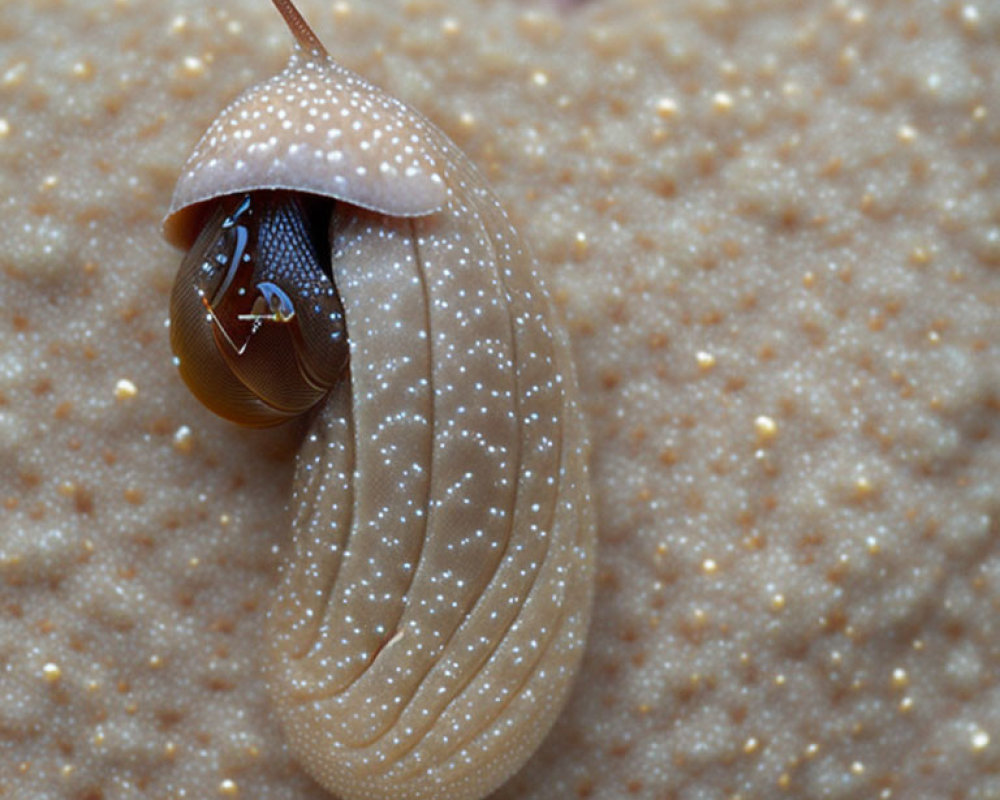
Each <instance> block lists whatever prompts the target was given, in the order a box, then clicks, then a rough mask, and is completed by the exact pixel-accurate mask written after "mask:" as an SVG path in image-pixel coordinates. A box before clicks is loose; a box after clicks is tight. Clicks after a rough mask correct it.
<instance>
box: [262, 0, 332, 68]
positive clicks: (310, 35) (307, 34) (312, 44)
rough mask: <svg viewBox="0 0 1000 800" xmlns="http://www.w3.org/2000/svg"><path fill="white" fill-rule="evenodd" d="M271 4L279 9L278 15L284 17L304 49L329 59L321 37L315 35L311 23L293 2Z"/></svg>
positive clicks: (287, 0)
mask: <svg viewBox="0 0 1000 800" xmlns="http://www.w3.org/2000/svg"><path fill="white" fill-rule="evenodd" d="M271 2H273V3H274V7H275V8H276V9H278V13H279V14H281V16H282V17H284V19H285V24H286V25H287V26H288V30H290V31H291V32H292V35H293V36H294V37H295V39H296V41H298V43H299V44H300V45H301V46H302V47H303V48H305V49H306V50H311V51H312V52H314V53H319V54H320V55H322V56H326V57H329V55H330V54H329V53H328V52H327V51H326V48H325V47H324V46H323V43H322V42H321V41H320V40H319V37H318V36H317V35H316V34H315V32H314V31H313V29H312V28H310V27H309V23H308V22H306V19H305V17H303V16H302V14H300V13H299V10H298V9H297V8H296V7H295V4H294V3H293V2H292V0H271Z"/></svg>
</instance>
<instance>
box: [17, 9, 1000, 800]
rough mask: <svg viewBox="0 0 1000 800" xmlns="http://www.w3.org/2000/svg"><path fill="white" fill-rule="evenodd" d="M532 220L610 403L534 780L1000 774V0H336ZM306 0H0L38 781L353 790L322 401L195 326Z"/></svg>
mask: <svg viewBox="0 0 1000 800" xmlns="http://www.w3.org/2000/svg"><path fill="white" fill-rule="evenodd" d="M302 11H303V12H304V13H305V14H306V16H307V17H308V18H309V19H310V20H311V21H312V22H313V24H314V27H315V28H316V30H317V32H318V33H319V34H320V35H321V36H322V37H323V39H324V41H325V42H326V43H327V45H328V46H329V48H330V50H331V52H332V53H334V55H335V56H336V57H337V58H338V59H340V60H341V61H343V62H344V63H345V64H346V65H347V66H350V67H351V68H353V69H356V70H357V71H359V72H361V73H362V74H364V75H365V76H366V77H368V78H370V79H372V80H374V81H375V82H377V83H379V84H381V85H383V86H384V87H385V88H386V89H387V90H388V91H389V92H390V93H391V94H394V95H397V96H400V97H402V98H403V99H405V100H406V101H407V102H409V103H411V104H412V105H414V106H416V107H417V108H419V109H421V110H422V111H424V112H425V113H426V114H427V115H428V116H429V117H430V118H431V119H432V120H433V121H434V122H436V123H437V124H438V125H440V126H441V127H442V128H444V129H445V130H446V131H447V132H448V133H449V135H451V136H452V137H453V138H454V139H455V140H456V141H457V142H458V144H459V145H460V146H461V147H462V148H463V149H464V150H465V151H466V152H467V153H468V155H469V156H470V158H471V159H472V161H473V162H475V163H476V164H477V165H478V166H479V167H480V168H481V170H482V171H483V172H484V174H485V175H486V176H487V178H488V179H489V180H490V182H491V183H492V184H493V185H494V187H495V188H496V190H497V192H498V194H499V195H500V196H501V198H502V200H503V201H504V205H505V206H506V207H507V209H508V210H509V211H510V213H511V214H512V216H513V218H514V221H515V223H516V224H517V226H518V228H519V229H520V230H521V233H522V235H523V237H524V238H525V240H526V241H528V242H529V244H530V245H531V246H532V247H533V248H534V249H535V252H536V255H538V257H539V260H540V263H541V268H542V271H543V273H544V275H545V277H546V279H547V281H548V284H549V287H550V290H552V291H553V294H554V296H555V298H556V300H557V303H558V304H559V306H560V309H561V313H562V314H563V315H564V317H565V319H566V321H567V325H568V328H569V331H570V335H571V339H572V345H573V350H574V353H575V356H576V360H577V365H578V372H579V376H580V382H581V388H582V392H583V395H582V399H583V403H584V407H585V411H586V412H587V416H588V420H589V424H590V429H591V436H592V440H593V457H592V467H593V469H592V476H593V479H594V488H595V496H596V500H597V506H598V518H599V537H600V547H599V558H598V588H597V594H596V603H595V607H594V617H593V623H592V630H591V635H590V639H589V644H588V652H587V655H586V656H585V659H584V664H583V669H582V672H581V675H580V678H579V680H578V683H577V689H576V691H575V693H574V695H573V697H572V698H571V700H570V703H569V705H568V707H567V709H566V711H565V712H564V714H563V716H562V718H561V719H560V721H559V722H558V723H557V725H556V728H555V729H554V730H553V733H552V734H551V735H550V736H549V738H548V739H547V740H546V742H545V743H544V744H543V745H542V748H541V750H540V751H539V753H538V754H537V755H536V756H535V758H534V759H532V760H531V761H529V763H528V765H527V766H526V767H525V769H524V770H522V771H521V772H520V773H518V774H517V775H516V776H515V777H514V778H513V779H512V780H511V781H510V782H509V783H508V784H507V785H506V786H505V787H503V788H502V789H501V790H500V794H501V795H502V796H504V797H507V798H551V797H560V798H562V797H567V798H568V797H594V798H607V799H608V800H610V798H620V797H623V796H634V797H639V798H656V799H657V800H659V799H660V798H665V797H671V798H672V797H677V798H736V797H742V798H752V797H780V796H787V797H802V798H805V797H810V798H811V797H826V798H836V797H851V798H856V797H879V798H882V797H885V798H888V797H907V798H911V797H916V798H937V797H943V796H949V797H967V798H987V797H995V796H997V795H998V794H1000V779H998V778H997V777H994V776H995V774H996V773H997V771H998V770H1000V695H998V690H997V687H996V675H995V664H996V663H997V659H998V658H1000V652H998V650H1000V634H998V631H997V627H996V623H995V622H994V620H995V619H996V616H997V608H998V605H1000V554H998V552H997V541H998V534H1000V522H998V515H1000V488H998V478H997V475H998V470H1000V443H998V435H1000V431H998V423H997V413H998V394H1000V393H998V384H1000V378H998V367H997V364H998V352H997V350H998V340H1000V332H998V318H1000V311H998V308H997V306H998V301H1000V199H998V197H1000V192H998V189H997V183H998V177H997V176H998V171H1000V157H998V151H1000V122H998V120H1000V96H998V95H1000V90H998V86H997V78H996V75H997V74H998V73H1000V46H998V45H997V42H998V39H1000V15H998V10H997V6H996V5H995V4H990V3H985V2H983V3H980V4H976V3H968V4H950V3H948V4H937V3H931V2H888V3H877V4H876V3H872V4H865V3H840V2H834V3H820V2H815V3H812V2H801V3H792V2H789V3H763V2H761V3H754V2H747V3H724V2H715V3H704V2H698V3H694V2H692V3H679V2H678V3H673V2H663V0H657V1H656V2H652V1H650V2H646V3H641V2H631V3H630V2H618V1H613V0H607V2H594V3H584V4H568V3H549V4H544V3H536V4H527V3H468V4H462V5H457V4H456V5H454V6H450V5H446V4H443V3H437V2H420V1H418V0H410V1H409V2H378V3H376V2H336V3H318V2H303V3H302ZM287 48H288V39H287V34H286V32H285V30H284V28H283V26H282V25H281V24H280V22H279V21H278V20H277V19H276V18H275V15H274V13H273V10H272V9H271V7H270V5H269V4H268V3H266V2H263V0H261V2H259V3H239V4H237V3H233V4H222V3H220V4H219V5H218V6H217V7H215V8H209V9H203V8H202V6H201V4H196V3H193V2H190V3H186V2H176V3H175V2H171V3H153V2H139V0H133V2H119V3H114V4H107V3H98V2H90V1H89V0H80V2H74V3H73V4H71V5H70V4H61V3H43V4H38V3H29V2H26V1H25V2H13V3H6V4H4V6H3V8H2V11H0V180H2V181H3V187H4V190H5V191H4V192H3V194H2V200H0V202H3V204H4V205H3V213H2V215H0V240H2V241H3V242H4V251H3V253H2V255H0V278H2V283H0V300H2V307H3V309H4V313H3V314H2V315H0V335H2V339H0V341H2V342H3V344H2V346H0V492H2V498H0V500H2V510H0V514H2V516H0V591H2V599H3V615H2V616H0V664H2V667H3V671H2V672H0V676H2V677H0V700H2V702H0V792H2V793H4V794H5V796H10V797H17V798H21V797H25V798H28V797H30V798H37V799H39V800H45V799H47V798H65V797H69V798H74V800H84V799H86V800H97V799H98V798H101V799H102V800H110V799H111V798H123V797H149V798H158V797H166V796H170V797H185V796H186V797H197V798H204V797H215V796H219V797H254V798H267V799H268V800H270V799H271V798H296V800H301V799H302V798H320V797H323V796H324V793H323V791H322V790H321V789H320V788H319V787H318V786H316V785H315V784H313V783H312V782H311V781H310V780H309V779H308V778H307V777H305V775H304V774H303V773H302V772H301V771H300V769H299V768H298V767H297V766H296V764H295V762H294V760H293V759H292V758H291V757H290V755H289V754H288V753H287V751H286V749H285V745H284V742H283V739H282V736H281V732H280V729H279V727H278V725H277V724H276V722H275V720H274V717H273V712H272V710H271V706H270V701H269V699H268V697H267V695H266V693H265V691H264V683H263V677H262V669H263V648H262V646H261V643H262V636H261V628H262V625H263V614H264V610H265V608H266V607H267V605H268V603H269V598H270V596H271V592H272V591H273V589H274V586H275V582H276V579H277V570H276V568H277V564H278V561H279V558H280V554H281V552H282V548H283V547H285V546H286V545H287V542H288V536H287V531H288V524H289V520H288V516H287V512H286V504H287V502H288V500H289V497H290V492H291V482H292V470H293V460H294V453H295V452H296V450H297V448H298V447H299V443H300V440H301V434H302V431H301V428H296V427H295V426H290V427H286V428H284V429H281V430H277V431H270V432H266V433H261V432H246V431H242V430H238V429H236V428H234V427H232V426H230V425H228V424H227V423H224V422H222V421H220V420H218V419H216V418H214V417H212V416H211V415H210V413H209V412H207V411H205V410H203V409H202V408H201V407H200V406H199V405H198V403H197V401H196V400H195V399H194V398H192V397H191V396H190V395H189V394H188V392H187V390H186V389H185V387H184V386H183V385H182V384H181V382H180V380H179V379H178V378H177V376H176V373H175V371H174V369H173V367H172V365H171V363H170V356H169V350H168V346H167V331H166V329H165V327H164V322H165V319H166V316H167V304H168V293H169V287H170V282H171V280H172V278H173V274H174V272H175V270H176V267H177V263H178V258H179V255H178V254H177V253H176V252H175V251H172V250H171V249H170V248H169V247H168V246H167V245H166V244H164V243H163V242H162V240H161V239H160V235H159V221H160V219H161V218H162V216H163V214H164V212H165V211H166V207H167V203H168V202H169V197H170V192H171V188H172V185H173V183H174V180H175V179H176V177H177V174H178V171H179V169H180V166H181V164H182V163H183V161H184V158H185V155H186V153H187V151H188V150H189V149H190V148H191V146H192V144H193V143H194V142H195V140H196V139H197V138H198V136H199V135H200V133H201V131H202V130H204V128H205V127H206V125H207V124H208V122H209V121H210V120H211V119H212V117H213V116H214V115H215V113H216V112H217V111H218V109H219V108H220V107H222V106H223V105H224V104H225V103H226V102H228V101H229V100H231V99H232V98H233V97H234V96H235V95H236V94H237V93H238V92H239V91H240V90H241V89H243V88H244V87H245V86H247V85H248V84H249V83H252V82H253V81H255V80H260V79H262V78H264V77H266V76H267V75H270V74H273V73H274V72H275V71H277V69H279V68H280V66H281V65H282V64H283V63H284V60H285V58H286V56H287Z"/></svg>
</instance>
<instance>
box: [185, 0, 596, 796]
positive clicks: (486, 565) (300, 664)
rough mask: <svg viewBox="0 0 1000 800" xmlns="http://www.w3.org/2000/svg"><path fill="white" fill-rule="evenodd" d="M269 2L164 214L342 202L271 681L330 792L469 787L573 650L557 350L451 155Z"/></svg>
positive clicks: (584, 497) (564, 359)
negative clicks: (341, 339) (238, 90)
mask: <svg viewBox="0 0 1000 800" xmlns="http://www.w3.org/2000/svg"><path fill="white" fill-rule="evenodd" d="M275 5H276V6H278V8H279V10H281V11H282V14H283V15H284V16H285V17H286V21H288V22H289V26H290V27H291V28H292V30H293V32H294V33H295V34H296V36H297V38H298V40H299V47H298V48H297V49H296V51H295V52H294V54H293V55H292V58H291V60H290V62H289V64H288V66H287V68H286V69H285V70H284V72H282V73H280V74H279V75H277V76H275V77H274V78H272V79H270V80H268V81H265V82H264V83H262V84H261V85H259V86H257V87H254V88H251V89H249V90H248V91H247V92H245V93H244V95H242V96H241V97H240V98H239V99H237V100H236V101H235V102H234V103H233V104H232V105H230V106H229V107H228V108H227V109H226V111H225V112H224V113H223V115H222V116H221V117H220V119H219V120H217V121H216V122H215V123H213V125H212V127H211V128H210V129H209V131H208V132H207V133H206V135H205V137H203V139H202V142H201V143H199V145H198V147H197V148H196V153H195V155H194V156H193V157H192V161H191V162H189V166H188V167H187V168H186V169H185V171H184V174H183V176H182V178H181V181H180V183H179V185H178V188H177V191H176V193H175V200H174V203H173V204H172V207H171V208H172V210H171V212H170V216H168V219H167V222H166V224H165V228H166V230H167V232H168V235H169V236H170V237H171V238H172V239H173V240H174V241H177V242H182V243H185V244H190V242H191V241H193V240H194V239H195V237H196V236H197V231H196V230H194V228H196V227H197V226H196V225H192V220H203V219H204V218H205V216H206V210H205V209H206V207H211V206H212V204H213V203H217V202H225V203H230V202H233V201H232V200H221V201H220V198H229V197H236V198H238V197H240V196H242V195H244V194H248V193H254V192H260V191H269V190H274V189H283V190H295V189H296V188H297V187H298V191H301V192H304V193H306V194H308V195H310V196H313V195H323V196H326V197H328V198H331V199H333V200H334V201H335V202H334V203H333V206H332V209H331V211H330V214H329V225H328V229H327V234H328V247H327V250H328V256H329V263H328V265H324V272H327V273H328V275H329V278H330V280H331V283H332V284H333V285H334V286H335V287H336V290H337V293H338V295H339V299H340V302H341V303H342V307H343V314H344V322H345V326H346V331H347V338H348V342H349V348H350V357H349V371H348V374H347V375H346V376H345V377H344V378H343V379H340V380H338V381H334V383H333V385H332V388H331V389H330V391H329V394H328V395H327V396H326V397H325V399H324V400H323V402H322V406H321V408H320V409H319V411H318V413H316V414H315V416H314V418H313V421H312V423H311V427H310V430H309V433H308V435H307V438H306V441H305V442H304V444H303V446H302V449H301V451H300V453H299V457H298V464H297V468H296V475H295V488H294V497H293V500H292V511H293V520H292V541H291V543H290V545H289V547H288V550H287V553H286V557H285V561H284V565H283V569H282V575H281V580H280V583H279V585H278V587H277V591H276V596H275V600H274V603H273V606H272V608H271V609H270V612H269V615H268V624H267V628H266V633H265V638H266V643H267V650H268V653H269V659H268V679H269V687H270V690H271V693H272V696H273V698H274V703H275V708H276V709H277V712H278V715H279V716H280V718H281V721H282V723H283V725H284V729H285V732H286V735H287V737H288V742H289V745H290V747H291V749H292V751H293V752H294V753H295V755H296V757H297V758H298V759H299V761H300V762H301V763H302V764H303V765H304V766H305V768H306V769H307V770H308V771H309V772H310V773H311V774H312V775H313V776H314V777H315V778H316V779H317V780H318V781H319V782H320V783H321V784H323V785H324V786H325V787H327V788H328V789H329V790H330V791H332V792H334V793H335V794H336V795H338V796H339V797H342V798H344V800H361V798H370V797H392V798H413V800H417V799H418V798H434V799H435V800H475V798H480V797H482V796H484V795H485V794H487V793H488V792H490V791H491V790H492V789H494V788H495V787H496V786H498V785H499V784H500V783H501V782H502V781H503V780H505V779H506V778H507V777H509V776H510V775H511V774H512V773H513V772H514V771H515V770H517V769H518V768H519V767H520V766H521V765H522V764H523V763H524V761H525V760H526V759H527V758H528V757H529V756H530V755H531V753H532V752H533V751H534V750H535V749H536V747H537V746H538V744H539V743H540V742H541V740H542V738H543V737H544V736H545V734H546V733H547V731H548V730H549V729H550V727H551V725H552V723H553V722H554V720H555V718H556V717H557V715H558V714H559V711H560V709H561V708H562V706H563V704H564V703H565V700H566V697H567V695H568V692H569V689H570V687H571V685H572V679H573V676H574V674H575V673H576V671H577V668H578V665H579V662H580V658H581V656H582V653H583V649H584V644H585V639H586V630H587V625H588V621H589V616H590V606H591V596H592V587H593V573H594V549H595V541H594V519H593V512H592V504H591V498H590V491H589V482H588V476H587V464H586V462H587V452H588V451H587V440H586V435H585V431H584V426H583V421H582V418H581V412H580V409H579V406H578V401H577V389H576V381H575V376H574V371H573V366H572V363H571V361H570V354H569V348H568V345H567V341H566V337H565V334H564V332H563V331H562V328H561V326H560V325H559V322H558V318H557V315H556V314H555V311H554V309H553V308H552V304H551V301H550V300H549V298H548V296H547V294H546V292H545V290H544V288H543V286H542V284H541V281H540V280H539V277H538V275H537V273H536V268H535V264H534V262H533V260H532V258H531V256H530V254H529V253H528V252H527V250H526V248H525V247H524V245H523V244H522V242H521V240H520V238H519V237H518V235H517V233H516V232H515V231H514V229H513V228H512V226H511V225H510V223H509V221H508V219H507V217H506V215H505V213H504V212H503V210H502V209H501V207H500V205H499V203H498V202H497V200H496V198H495V197H494V195H493V194H492V193H491V191H490V190H489V189H488V187H487V186H486V185H485V183H484V181H483V180H482V178H481V177H480V176H479V175H478V173H477V172H476V171H475V169H474V168H473V167H472V166H471V164H470V163H469V162H468V160H467V159H466V158H465V156H464V155H463V154H462V153H461V152H460V151H459V150H458V148H457V147H456V146H455V145H454V144H453V143H452V142H451V141H450V140H449V139H448V138H447V137H446V136H445V135H444V134H443V133H441V132H440V131H439V130H438V129H437V128H435V127H434V126H433V125H432V124H431V123H430V122H428V121H427V120H426V119H425V118H423V117H422V116H421V115H420V114H419V113H418V112H416V111H414V110H412V109H410V108H409V107H408V106H405V105H404V104H402V103H401V102H400V101H398V100H395V99H393V98H390V97H388V96H386V95H385V94H384V93H383V92H381V90H379V89H377V88H376V87H374V86H372V85H371V84H369V83H367V82H366V81H364V80H363V79H362V78H360V77H358V76H357V75H354V74H353V73H350V72H349V71H347V70H345V69H344V68H343V67H340V66H339V65H337V64H336V63H335V62H333V61H332V60H331V59H330V58H329V57H328V56H327V54H326V53H325V51H324V50H322V49H321V48H322V45H320V44H319V43H318V40H317V39H316V38H315V35H314V34H312V32H311V31H310V30H309V29H308V26H306V25H305V23H304V21H302V19H301V17H299V16H298V14H297V12H296V11H295V10H294V8H293V7H292V6H291V4H290V3H289V2H287V0H275ZM303 26H304V27H303ZM340 109H345V110H346V111H347V113H346V114H341V113H340ZM265 111H266V112H267V114H268V115H270V116H269V119H268V120H267V121H264V122H260V123H259V124H260V125H263V128H260V136H262V137H265V138H263V139H260V138H257V133H255V132H254V128H253V124H252V123H254V121H256V120H260V119H261V117H262V116H263V114H264V112H265ZM258 112H259V113H258ZM272 118H273V119H272ZM233 120H236V122H235V123H233V122H232V121H233ZM275 120H277V121H278V125H277V127H274V121H275ZM288 120H291V121H292V123H291V124H290V125H288V126H282V125H281V124H280V123H282V122H284V121H288ZM243 121H246V122H248V123H250V124H249V125H248V127H247V128H245V130H249V131H250V135H249V136H247V135H245V134H243V133H241V134H240V136H239V137H235V139H234V137H232V136H228V137H226V138H225V140H223V136H222V133H223V132H225V131H229V130H241V131H242V130H244V128H242V127H241V125H243ZM307 126H309V127H307ZM279 129H281V130H284V131H285V132H286V133H287V138H286V139H285V140H283V141H279V142H277V143H274V144H272V143H270V139H271V136H272V134H271V131H272V130H279ZM234 140H235V141H237V142H239V147H235V146H234V145H233V141H234ZM322 147H326V148H327V149H326V150H325V151H324V150H322V149H321V148H322ZM303 150H307V151H308V154H307V157H305V160H304V162H303V161H302V158H303V157H302V153H303ZM330 153H335V154H339V155H335V156H333V157H332V158H331V157H329V154H330ZM258 161H259V162H260V163H257V162H258ZM303 163H305V164H306V165H317V166H318V165H320V164H322V165H323V169H324V170H326V172H325V176H324V177H323V179H322V181H319V180H318V179H317V178H316V175H315V174H313V173H314V172H315V171H316V170H312V171H311V172H310V171H309V170H306V171H307V172H308V173H309V174H308V175H304V174H303V172H302V170H303V169H305V167H304V166H303ZM227 164H228V165H229V167H231V168H232V169H233V170H236V172H237V173H238V175H240V176H242V177H243V179H237V178H234V177H232V176H231V175H229V174H228V173H226V174H225V175H224V176H223V177H220V173H219V170H220V169H222V170H223V172H225V169H223V167H222V166H220V165H227ZM238 164H241V165H242V166H237V165H238ZM209 165H211V166H209ZM202 166H204V167H205V168H206V169H208V170H209V171H210V174H211V175H212V176H214V177H213V179H212V180H207V179H204V178H202V177H201V167H202ZM247 176H252V177H250V178H248V177H247ZM216 181H217V182H216ZM319 183H322V185H318V184H319ZM189 184H190V185H189ZM219 185H221V186H223V187H224V189H223V190H222V191H218V192H216V190H215V188H213V187H216V186H219ZM178 198H179V199H178ZM278 305H279V306H280V303H279V304H278Z"/></svg>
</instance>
